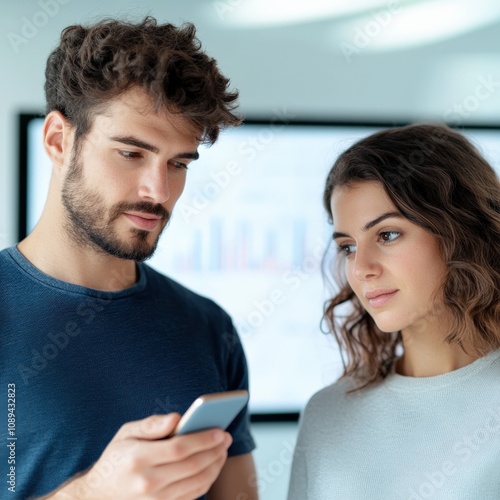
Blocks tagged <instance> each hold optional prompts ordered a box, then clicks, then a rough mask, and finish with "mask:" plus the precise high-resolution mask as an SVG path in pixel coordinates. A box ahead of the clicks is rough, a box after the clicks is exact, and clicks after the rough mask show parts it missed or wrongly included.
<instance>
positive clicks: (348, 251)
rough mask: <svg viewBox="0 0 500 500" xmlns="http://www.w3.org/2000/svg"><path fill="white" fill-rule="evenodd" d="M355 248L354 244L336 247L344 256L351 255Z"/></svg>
mask: <svg viewBox="0 0 500 500" xmlns="http://www.w3.org/2000/svg"><path fill="white" fill-rule="evenodd" d="M355 250H356V245H339V246H338V247H337V252H338V253H339V254H344V255H345V256H346V257H348V256H349V255H351V253H353V252H354V251H355Z"/></svg>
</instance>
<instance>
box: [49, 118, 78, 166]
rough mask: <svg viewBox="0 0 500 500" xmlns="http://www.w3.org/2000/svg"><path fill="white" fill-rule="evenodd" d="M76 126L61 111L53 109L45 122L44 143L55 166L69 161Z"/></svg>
mask: <svg viewBox="0 0 500 500" xmlns="http://www.w3.org/2000/svg"><path fill="white" fill-rule="evenodd" d="M73 137H74V128H73V126H72V125H71V124H70V122H69V121H68V120H67V119H66V118H65V117H64V115H63V114H62V113H61V112H60V111H51V112H50V113H49V114H48V115H47V116H46V117H45V122H44V124H43V145H44V148H45V152H46V153H47V155H48V157H49V158H50V159H51V160H52V162H53V164H54V166H55V167H62V166H63V165H64V164H65V163H66V162H68V161H69V159H70V156H71V152H72V147H73Z"/></svg>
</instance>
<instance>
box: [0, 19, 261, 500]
mask: <svg viewBox="0 0 500 500" xmlns="http://www.w3.org/2000/svg"><path fill="white" fill-rule="evenodd" d="M227 87H228V80H227V79H226V78H224V76H223V75H221V74H220V72H219V71H218V69H217V66H216V63H215V61H214V60H213V59H211V58H209V57H208V56H207V55H206V54H205V53H203V52H202V51H201V49H200V44H199V42H198V40H197V39H196V38H195V29H194V27H193V26H192V25H185V26H184V27H181V28H176V27H174V26H172V25H169V24H164V25H158V24H157V23H156V21H155V20H154V19H152V18H146V19H145V20H144V21H142V22H141V23H138V24H131V23H123V22H118V21H114V20H107V21H102V22H99V23H97V24H95V25H93V26H90V27H83V26H71V27H68V28H66V29H65V30H64V31H63V33H62V36H61V40H60V44H59V46H58V47H57V48H56V49H55V50H54V52H53V53H52V54H51V55H50V57H49V59H48V63H47V69H46V84H45V91H46V97H47V116H46V119H45V124H44V128H43V140H44V146H45V150H46V152H47V154H48V156H49V157H50V159H51V160H52V162H53V172H52V177H51V182H50V188H49V194H48V198H47V202H46V205H45V208H44V211H43V214H42V216H41V219H40V221H39V223H38V224H37V226H36V227H35V229H34V230H33V232H32V233H31V234H30V235H29V236H28V237H27V238H26V239H24V240H23V241H22V242H20V244H19V245H18V247H16V248H9V249H6V250H4V251H2V252H0V276H1V280H2V286H1V290H0V304H1V305H0V314H1V317H2V322H1V324H0V332H1V338H2V344H3V345H2V349H1V351H2V353H3V354H4V357H3V359H2V363H1V365H0V366H1V368H0V370H1V371H0V374H1V379H2V382H3V383H4V387H5V385H9V384H10V385H9V391H11V389H12V390H13V391H14V392H13V393H12V395H13V396H15V411H14V412H13V413H12V414H13V415H14V417H13V418H14V420H15V429H14V434H15V435H16V440H15V441H9V442H15V445H14V447H15V450H14V459H15V463H14V465H12V467H14V471H13V479H12V469H10V471H9V472H11V478H10V479H11V481H13V483H14V487H13V488H14V489H13V490H11V492H13V493H15V495H14V496H11V497H15V498H22V499H25V498H28V497H30V496H33V495H35V496H36V495H46V496H45V497H44V498H48V499H49V498H50V499H54V500H60V499H70V498H71V499H82V500H83V499H100V500H105V499H119V500H126V499H146V498H147V499H167V498H168V499H170V500H172V499H185V500H188V499H194V498H197V497H200V496H202V495H205V494H206V498H208V499H217V500H225V499H227V500H229V499H231V500H235V499H238V500H253V499H256V498H257V492H256V489H255V486H254V484H255V482H256V481H255V477H254V474H255V469H254V464H253V460H252V456H251V451H252V449H253V448H254V443H253V440H252V437H251V435H250V431H249V419H248V413H247V410H246V409H245V411H244V412H242V413H241V414H240V415H239V416H238V417H237V418H236V420H235V421H234V422H233V423H232V424H231V426H230V427H229V429H228V432H223V431H221V430H210V431H204V432H200V433H196V434H191V435H187V436H182V437H180V436H179V437H169V438H168V439H162V438H166V437H168V436H169V435H170V434H171V433H172V431H173V429H174V428H175V426H176V424H177V422H178V420H179V418H180V417H179V413H183V412H184V411H185V410H186V409H187V407H188V406H189V405H190V403H191V402H192V401H193V400H194V399H195V398H196V397H197V396H199V395H200V394H204V393H211V392H220V391H226V390H232V389H246V388H247V387H248V374H247V369H246V362H245V357H244V354H243V351H242V347H241V344H240V341H239V338H238V336H237V334H236V332H235V331H234V328H233V326H232V323H231V320H230V319H229V317H228V316H227V314H226V313H225V312H224V311H222V310H221V309H220V308H219V307H218V306H217V305H215V304H214V303H213V302H211V301H210V300H208V299H206V298H202V297H200V296H198V295H196V294H194V293H193V292H190V291H189V290H187V289H185V288H184V287H182V286H180V285H179V284H177V283H175V282H173V281H172V280H170V279H168V278H167V277H165V276H162V275H160V274H159V273H157V272H156V271H154V270H153V269H151V268H150V267H148V266H146V265H145V264H143V263H142V261H143V260H145V259H147V258H148V257H150V256H151V255H152V254H153V252H154V250H155V247H156V244H157V242H158V239H159V237H160V234H161V232H162V230H163V229H164V228H165V227H166V225H167V223H168V220H169V218H170V215H171V213H172V210H173V208H174V205H175V203H176V201H177V199H178V198H179V196H180V195H181V193H182V190H183V187H184V183H185V180H186V170H187V168H188V165H189V163H190V162H192V161H193V160H196V159H197V158H198V152H197V148H198V146H199V144H200V143H201V142H208V143H213V142H215V140H216V139H217V136H218V133H219V131H220V129H221V128H222V127H226V126H230V125H237V124H238V123H239V121H240V120H239V118H238V117H237V116H236V115H235V114H233V110H234V107H235V100H236V98H237V93H235V92H234V93H231V92H229V91H228V90H227ZM171 244H172V245H174V244H175V242H171ZM9 394H10V392H9ZM9 397H10V395H9ZM13 408H14V407H13ZM9 411H10V410H9ZM9 429H10V428H9ZM14 434H11V436H13V435H14ZM4 442H5V441H4ZM228 456H229V458H228ZM5 463H6V462H5ZM252 479H253V480H252ZM203 498H205V497H204V496H203Z"/></svg>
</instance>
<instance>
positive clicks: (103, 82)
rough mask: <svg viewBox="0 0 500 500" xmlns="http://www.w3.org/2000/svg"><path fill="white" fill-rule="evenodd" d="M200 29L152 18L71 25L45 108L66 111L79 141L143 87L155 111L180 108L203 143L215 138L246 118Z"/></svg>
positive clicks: (51, 61) (57, 53)
mask: <svg viewBox="0 0 500 500" xmlns="http://www.w3.org/2000/svg"><path fill="white" fill-rule="evenodd" d="M195 35H196V29H195V27H194V26H193V25H192V24H190V23H187V24H184V25H182V26H181V27H176V26H174V25H172V24H158V23H157V21H156V19H154V18H152V17H146V18H145V19H144V20H142V21H141V22H139V23H137V24H134V23H129V22H124V21H118V20H113V19H105V20H102V21H100V22H98V23H96V24H94V25H92V26H88V27H84V26H81V25H74V26H69V27H67V28H66V29H64V30H63V32H62V34H61V39H60V43H59V45H58V47H57V48H56V49H55V50H54V51H53V52H52V53H51V55H50V56H49V58H48V60H47V67H46V70H45V77H46V83H45V95H46V99H47V107H46V112H47V113H49V112H51V111H53V110H57V111H60V112H61V113H62V114H63V115H64V116H65V117H66V118H67V119H68V120H69V121H70V122H71V123H72V125H73V126H74V127H75V139H79V138H81V137H82V136H84V135H85V134H86V133H87V132H88V131H89V129H90V127H91V125H92V119H93V117H94V115H95V114H97V113H99V112H102V111H103V110H104V109H105V107H106V105H107V104H108V103H109V101H110V100H111V99H114V98H116V97H118V96H119V95H121V94H122V93H124V92H125V91H127V90H129V89H131V88H132V87H142V88H143V89H144V90H145V91H146V92H147V93H148V94H149V95H150V96H151V98H152V100H153V103H154V109H155V110H158V109H160V108H161V107H163V108H164V109H166V110H168V111H169V112H172V113H178V114H180V115H181V116H182V117H183V118H186V119H187V120H188V121H189V122H190V123H191V124H192V125H193V126H194V127H195V128H196V130H198V131H200V137H199V139H200V141H202V142H205V143H208V144H213V143H214V142H215V141H216V140H217V137H218V136H219V132H220V130H221V129H222V128H225V127H227V126H234V125H238V124H239V123H240V122H241V118H240V117H239V116H237V115H236V114H235V113H234V110H235V108H236V106H237V104H236V99H237V98H238V92H237V91H233V92H231V91H229V90H228V86H229V80H228V79H227V78H226V77H224V76H223V75H222V74H221V73H220V71H219V69H218V67H217V63H216V61H215V60H214V59H212V58H211V57H209V56H208V55H207V54H205V52H203V50H202V49H201V43H200V41H199V40H198V39H197V38H196V36H195Z"/></svg>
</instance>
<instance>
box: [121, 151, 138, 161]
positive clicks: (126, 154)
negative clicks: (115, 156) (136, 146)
mask: <svg viewBox="0 0 500 500" xmlns="http://www.w3.org/2000/svg"><path fill="white" fill-rule="evenodd" d="M120 155H121V156H123V158H125V159H127V160H135V159H136V158H142V155H141V153H138V152H137V151H123V150H120Z"/></svg>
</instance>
